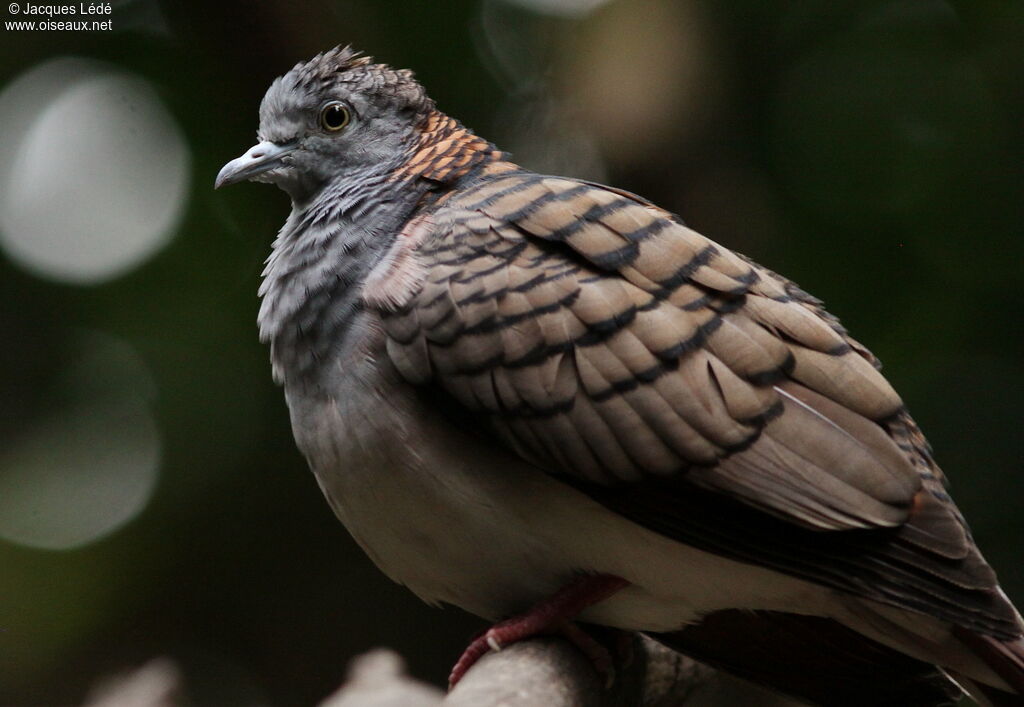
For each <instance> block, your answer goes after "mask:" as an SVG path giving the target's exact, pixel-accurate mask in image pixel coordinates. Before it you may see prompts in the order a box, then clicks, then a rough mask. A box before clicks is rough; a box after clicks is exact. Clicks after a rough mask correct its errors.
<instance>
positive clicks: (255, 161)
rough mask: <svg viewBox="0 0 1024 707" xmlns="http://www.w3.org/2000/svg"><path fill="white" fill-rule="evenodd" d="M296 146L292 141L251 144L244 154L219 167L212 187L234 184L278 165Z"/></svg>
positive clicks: (266, 141) (265, 141)
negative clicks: (279, 143) (281, 143)
mask: <svg viewBox="0 0 1024 707" xmlns="http://www.w3.org/2000/svg"><path fill="white" fill-rule="evenodd" d="M296 147H297V145H296V144H295V143H294V142H292V143H286V144H284V145H278V144H277V143H276V142H270V141H269V140H264V141H263V142H261V143H259V144H257V145H253V146H252V147H250V148H249V149H248V150H247V151H246V153H245V154H244V155H242V156H241V157H237V158H235V159H233V160H231V161H230V162H228V163H227V164H226V165H224V166H223V167H221V168H220V172H219V173H218V174H217V180H216V181H215V182H214V183H213V188H214V189H219V188H220V187H222V186H224V185H225V184H234V183H235V182H241V181H242V180H244V179H252V178H253V177H255V176H256V175H257V174H262V173H263V172H268V171H270V170H272V169H274V168H275V167H280V166H281V160H282V158H283V157H284V156H285V155H287V154H288V153H290V152H292V151H293V150H294V149H295V148H296Z"/></svg>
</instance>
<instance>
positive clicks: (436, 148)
mask: <svg viewBox="0 0 1024 707" xmlns="http://www.w3.org/2000/svg"><path fill="white" fill-rule="evenodd" d="M504 158H505V154H504V153H503V152H502V151H501V150H499V149H497V148H496V147H495V146H494V145H493V144H491V143H490V142H488V141H487V140H485V139H483V138H482V137H480V136H479V135H476V134H475V133H473V131H471V130H469V129H467V128H466V127H464V126H463V125H462V123H460V122H459V121H457V120H455V119H454V118H450V117H448V116H447V115H445V114H444V113H441V112H440V111H438V110H432V111H431V112H430V113H428V114H427V115H426V117H425V118H424V119H423V121H422V123H421V128H420V132H419V140H418V141H417V143H416V144H415V145H414V146H413V148H412V149H411V150H410V151H409V154H408V155H407V158H406V160H405V163H404V164H403V165H402V166H401V167H399V168H398V169H397V170H396V171H395V173H394V175H393V178H394V179H395V180H397V181H402V182H408V181H413V180H417V179H425V180H428V181H431V182H436V183H439V184H445V185H449V186H451V185H454V184H455V183H457V182H459V181H461V180H462V179H463V178H465V177H471V176H472V175H474V174H475V173H476V172H477V171H479V169H480V168H481V167H483V166H484V165H487V164H489V163H493V162H500V161H503V160H504Z"/></svg>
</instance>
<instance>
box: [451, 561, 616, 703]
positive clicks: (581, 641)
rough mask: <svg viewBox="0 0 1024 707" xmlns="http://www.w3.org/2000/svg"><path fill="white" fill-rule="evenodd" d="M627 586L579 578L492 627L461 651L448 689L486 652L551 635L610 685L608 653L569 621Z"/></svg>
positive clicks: (603, 576)
mask: <svg viewBox="0 0 1024 707" xmlns="http://www.w3.org/2000/svg"><path fill="white" fill-rule="evenodd" d="M628 584H629V582H627V581H626V580H624V579H622V578H621V577H615V576H613V575H607V574H601V575H586V576H583V577H579V578H578V579H576V580H574V581H573V582H571V583H569V584H567V585H566V586H565V587H562V588H561V589H559V590H558V591H557V592H555V593H554V594H553V595H551V596H550V597H548V598H547V599H545V600H544V601H542V602H540V603H539V604H536V605H535V606H534V607H533V608H531V609H530V610H529V611H527V612H526V613H523V614H519V615H518V616H513V617H512V618H510V619H506V620H504V621H500V622H498V623H496V624H494V626H492V627H491V628H490V629H488V630H487V631H485V632H484V633H483V634H481V635H480V636H478V637H477V638H475V639H474V640H473V641H472V642H471V643H470V644H469V646H467V647H466V650H464V651H463V652H462V656H461V657H460V658H459V660H458V662H457V663H455V667H453V668H452V672H451V675H449V676H448V687H449V689H450V688H452V687H455V685H456V684H457V683H458V682H459V680H461V679H462V678H463V676H465V674H466V672H468V671H469V669H470V668H471V667H473V664H474V663H476V662H477V661H478V660H479V659H480V658H481V657H482V656H483V655H484V654H486V653H487V652H488V651H492V650H493V651H500V650H501V649H502V648H503V647H504V646H507V645H509V644H511V643H516V642H517V641H522V640H525V639H527V638H532V637H533V636H538V635H543V634H552V633H554V634H559V635H561V636H564V637H565V638H566V639H568V640H569V641H570V642H571V643H572V644H573V645H574V646H576V647H577V648H579V649H580V651H581V652H582V653H583V654H584V655H586V656H587V658H589V659H590V661H591V662H592V663H593V664H594V668H595V669H596V670H597V671H598V673H600V674H601V675H602V676H604V677H605V679H606V682H607V683H609V684H610V683H611V680H612V679H613V678H614V670H613V668H612V659H611V656H610V655H609V653H608V650H607V649H606V648H605V647H604V646H602V645H601V644H600V643H598V642H597V641H596V640H594V639H593V638H591V636H590V635H589V634H587V633H586V632H585V631H583V630H582V629H580V628H579V627H578V626H576V625H575V624H573V623H572V619H574V618H575V617H576V616H577V615H578V614H579V613H580V612H581V611H583V610H584V609H586V608H587V607H588V606H592V605H593V604H597V603H598V602H600V601H603V600H605V599H607V598H608V597H610V596H611V595H612V594H615V592H617V591H619V590H620V589H622V588H624V587H625V586H627V585H628Z"/></svg>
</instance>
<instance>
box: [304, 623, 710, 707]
mask: <svg viewBox="0 0 1024 707" xmlns="http://www.w3.org/2000/svg"><path fill="white" fill-rule="evenodd" d="M631 640H632V645H631V649H632V650H631V651H629V652H630V653H631V655H630V656H628V657H626V658H624V659H623V658H619V659H618V660H617V665H616V673H615V679H614V681H613V683H612V686H611V687H610V688H606V687H605V686H604V678H603V677H602V676H600V675H598V673H597V672H596V671H595V670H594V668H593V666H592V665H591V664H590V661H589V660H588V659H587V658H585V657H584V656H583V655H582V654H581V653H580V652H579V651H578V650H577V649H576V648H574V647H573V646H571V645H570V644H569V643H567V642H566V641H564V640H562V639H560V638H537V639H533V640H530V641H523V642H521V643H516V644H513V645H511V646H509V647H508V648H505V649H504V650H502V651H500V652H498V653H489V654H487V655H486V656H484V657H483V658H481V659H480V661H479V662H478V663H477V664H476V665H475V666H473V668H472V669H471V670H470V671H469V673H467V674H466V677H465V678H463V680H462V682H460V683H459V684H458V686H457V687H456V688H455V689H454V690H452V691H451V692H450V693H449V694H448V695H447V696H446V695H444V694H443V693H441V692H440V691H439V690H436V688H432V687H427V686H425V685H423V684H421V683H417V682H415V681H413V680H411V679H410V678H408V677H406V676H404V674H403V672H402V665H401V660H400V659H399V658H398V656H396V655H395V654H394V653H391V652H389V651H376V652H374V653H371V654H367V655H365V656H362V657H360V658H359V659H357V660H356V661H355V663H354V664H353V668H352V669H351V671H350V674H349V680H348V682H347V683H346V684H345V685H344V686H343V687H342V688H341V689H340V690H339V691H338V692H337V693H336V694H335V695H333V696H332V697H331V698H329V699H328V700H327V701H326V702H324V703H323V704H322V705H321V707H356V706H357V705H358V706H359V707H400V706H402V707H404V706H406V705H415V706H416V707H428V706H429V707H433V706H434V705H438V706H440V707H498V706H499V705H500V706H501V707H534V706H535V705H545V706H546V707H580V706H581V705H582V706H586V707H619V706H622V707H626V706H629V707H637V706H642V707H675V706H676V705H682V704H684V703H685V702H686V701H687V700H688V699H689V697H690V696H691V695H692V694H693V693H694V691H695V690H696V689H697V688H699V687H700V686H702V685H704V684H706V683H707V682H708V680H709V678H710V677H711V676H712V674H713V671H712V670H711V669H710V668H707V667H706V666H703V665H701V664H700V663H697V662H695V661H693V660H690V659H689V658H686V657H683V656H682V655H680V654H678V653H675V652H673V651H670V650H668V649H666V648H664V647H662V646H660V645H659V644H657V643H655V642H653V641H651V640H650V639H647V638H644V637H641V636H635V637H633V638H632V639H631Z"/></svg>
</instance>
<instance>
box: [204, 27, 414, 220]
mask: <svg viewBox="0 0 1024 707" xmlns="http://www.w3.org/2000/svg"><path fill="white" fill-rule="evenodd" d="M433 110H434V103H433V101H431V100H430V99H429V98H428V97H427V95H426V93H425V92H424V90H423V88H422V87H421V86H420V85H419V83H417V82H416V80H415V79H413V77H412V73H411V72H409V71H396V70H394V69H391V68H389V67H387V66H385V65H383V64H374V63H372V61H371V59H370V58H369V57H365V56H361V55H360V54H358V53H357V52H355V51H353V50H352V49H351V48H350V47H344V48H342V47H336V48H335V49H332V50H330V51H327V52H324V53H322V54H319V55H317V56H316V57H314V58H313V59H311V60H310V61H308V62H306V63H304V64H298V65H296V66H295V68H293V69H292V70H291V71H289V72H288V73H287V74H285V75H284V76H281V77H279V78H278V79H277V80H275V81H274V83H273V84H272V85H271V86H270V88H269V89H268V90H267V93H266V95H265V96H264V97H263V102H262V103H261V104H260V127H259V132H258V134H257V136H258V139H259V142H258V143H257V144H256V145H254V146H253V147H251V148H249V149H248V150H247V151H246V152H245V153H244V154H243V155H242V156H241V157H238V158H236V159H234V160H231V161H230V162H228V163H227V164H226V165H224V167H223V168H222V169H221V170H220V173H219V174H218V175H217V180H216V183H215V186H216V187H221V186H224V185H227V184H234V183H235V182H240V181H242V180H246V179H248V180H253V181H260V182H270V183H273V184H276V185H278V186H279V187H280V188H281V189H283V190H284V191H286V192H288V194H289V195H290V196H291V197H292V199H293V200H294V201H296V202H301V201H305V200H308V199H310V198H311V197H313V196H315V195H316V194H317V193H318V192H319V191H320V190H321V189H322V188H323V187H324V185H325V184H327V183H328V182H330V181H331V180H335V179H345V178H347V177H352V176H354V175H358V174H360V173H367V172H373V171H378V170H379V171H386V169H387V167H388V166H389V165H394V164H396V163H398V162H400V161H401V160H402V159H403V157H405V156H406V155H407V154H408V152H409V150H410V147H411V146H414V145H415V144H416V142H417V135H416V133H417V131H418V130H420V129H421V125H422V124H423V123H424V121H425V120H426V117H427V116H428V115H429V114H430V113H431V112H432V111H433Z"/></svg>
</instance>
